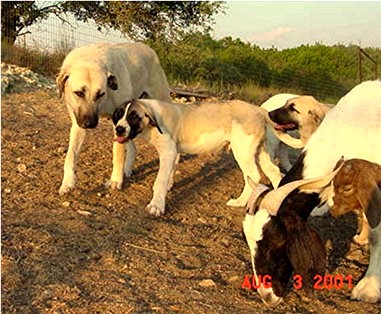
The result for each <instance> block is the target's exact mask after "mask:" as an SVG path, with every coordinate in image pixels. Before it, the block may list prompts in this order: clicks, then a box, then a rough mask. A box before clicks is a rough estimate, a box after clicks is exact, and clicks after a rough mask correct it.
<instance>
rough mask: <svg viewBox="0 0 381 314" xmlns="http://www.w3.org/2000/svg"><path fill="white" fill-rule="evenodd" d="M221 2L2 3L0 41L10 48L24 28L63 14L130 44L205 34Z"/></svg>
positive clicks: (221, 9)
mask: <svg viewBox="0 0 381 314" xmlns="http://www.w3.org/2000/svg"><path fill="white" fill-rule="evenodd" d="M219 12H223V2H209V1H208V2H207V1H205V2H204V1H55V2H48V1H46V2H45V1H2V2H1V28H2V32H1V39H2V42H4V41H5V42H7V43H10V44H14V42H15V40H16V38H17V36H19V35H20V34H21V33H22V31H23V30H25V28H26V27H28V26H30V25H32V24H34V23H37V22H39V21H41V20H43V19H45V18H47V17H48V16H49V14H56V15H57V16H59V17H60V18H61V19H62V20H63V21H67V15H66V14H67V13H71V14H73V15H74V17H75V18H76V19H77V20H79V21H83V22H87V21H88V20H94V21H95V23H96V24H97V26H98V29H99V30H102V29H105V28H106V29H107V28H111V29H115V30H119V31H120V32H121V33H122V34H124V35H125V36H127V37H129V38H131V39H133V40H144V39H150V40H156V39H159V38H167V39H173V38H179V37H181V36H182V35H183V34H184V33H189V32H192V31H194V30H200V29H202V30H203V31H206V32H207V31H209V30H210V29H211V25H212V24H213V22H214V19H213V16H214V15H215V14H217V13H219Z"/></svg>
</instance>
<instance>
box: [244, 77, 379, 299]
mask: <svg viewBox="0 0 381 314" xmlns="http://www.w3.org/2000/svg"><path fill="white" fill-rule="evenodd" d="M380 139H381V82H380V81H368V82H364V83H361V84H359V85H357V86H356V87H354V88H353V89H352V90H351V91H350V92H349V93H348V94H347V95H345V96H344V97H343V98H341V99H340V101H339V102H338V104H337V105H336V106H335V107H334V108H333V109H332V110H330V111H329V112H328V113H327V115H326V116H325V118H324V120H323V122H322V123H321V125H320V126H319V128H318V129H317V130H316V132H315V133H314V134H313V135H312V136H311V138H310V139H309V141H308V142H307V144H306V146H305V148H304V149H303V152H302V154H301V155H300V156H299V158H298V160H297V162H296V163H295V165H294V166H293V167H292V168H291V170H290V171H289V172H288V173H287V174H286V176H285V177H284V178H283V179H282V181H281V183H280V187H279V188H278V189H276V190H273V191H268V190H267V191H266V189H265V188H263V187H261V186H259V187H258V190H257V191H255V192H256V193H255V192H253V196H252V199H251V201H250V202H249V204H248V211H247V214H246V217H245V219H244V222H243V230H244V234H245V236H246V240H247V242H248V245H249V248H250V253H251V258H252V264H253V271H254V276H257V277H258V276H259V275H262V276H264V275H269V276H270V277H271V279H272V286H271V287H270V288H268V287H267V288H265V287H261V288H260V289H258V292H259V294H260V296H261V298H262V300H263V301H264V303H265V304H266V305H268V306H276V305H277V304H278V303H279V302H281V300H282V297H283V296H284V295H285V292H286V286H287V283H288V281H289V280H290V277H291V274H292V272H293V271H295V272H296V273H298V274H300V275H301V276H302V278H303V280H304V282H305V285H304V286H303V287H304V288H308V287H309V285H308V282H309V283H311V282H312V278H313V277H314V276H315V275H316V274H318V273H322V272H324V270H325V265H326V256H325V249H324V245H323V243H322V242H321V240H320V238H319V236H318V234H317V233H316V231H314V230H312V229H311V228H310V227H309V226H308V225H307V224H306V221H307V218H308V216H309V215H310V213H311V211H312V210H313V208H315V206H317V205H319V204H320V203H321V202H323V201H325V199H324V198H326V197H327V195H326V193H323V192H324V191H323V190H322V189H321V188H317V187H316V186H314V185H313V182H312V183H309V181H307V182H306V181H305V180H308V179H311V180H312V181H314V178H318V177H325V176H327V175H328V174H329V173H332V171H333V169H334V167H335V165H336V163H337V162H338V160H340V158H341V157H342V156H344V157H345V159H351V158H361V159H364V160H368V161H372V162H377V163H381V145H380ZM298 180H299V181H298ZM295 181H296V182H295ZM306 184H307V185H306ZM364 280H365V281H366V280H367V278H366V277H365V278H364V279H362V280H361V281H360V283H359V284H358V288H357V287H356V288H355V289H358V290H363V282H364ZM372 289H373V290H374V289H378V287H377V286H374V285H373V286H370V287H367V288H366V289H364V291H359V293H358V294H357V295H356V296H354V297H355V298H357V299H360V300H364V301H367V295H368V294H370V293H372V292H371V290H372Z"/></svg>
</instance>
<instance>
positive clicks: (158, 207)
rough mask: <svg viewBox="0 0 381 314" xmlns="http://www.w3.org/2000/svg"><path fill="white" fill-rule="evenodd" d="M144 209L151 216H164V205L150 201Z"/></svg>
mask: <svg viewBox="0 0 381 314" xmlns="http://www.w3.org/2000/svg"><path fill="white" fill-rule="evenodd" d="M146 208H147V211H148V212H149V213H150V214H151V215H154V216H156V217H158V216H160V215H161V214H164V210H165V205H164V204H159V203H155V202H153V201H151V203H149V204H148V205H147V207H146Z"/></svg>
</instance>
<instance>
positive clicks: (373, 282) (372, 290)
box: [351, 276, 381, 303]
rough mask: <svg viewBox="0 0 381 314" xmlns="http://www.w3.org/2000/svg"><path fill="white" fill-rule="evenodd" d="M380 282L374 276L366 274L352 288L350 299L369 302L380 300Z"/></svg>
mask: <svg viewBox="0 0 381 314" xmlns="http://www.w3.org/2000/svg"><path fill="white" fill-rule="evenodd" d="M380 288H381V283H380V281H379V280H378V278H376V276H366V277H364V278H363V279H361V280H360V281H359V283H358V284H357V285H356V287H354V289H353V290H352V296H351V297H352V299H356V300H361V301H365V302H369V303H376V302H377V301H378V300H381V291H380Z"/></svg>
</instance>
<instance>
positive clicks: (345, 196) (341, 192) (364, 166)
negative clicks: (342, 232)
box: [330, 159, 381, 244]
mask: <svg viewBox="0 0 381 314" xmlns="http://www.w3.org/2000/svg"><path fill="white" fill-rule="evenodd" d="M333 188H334V197H333V202H334V205H333V207H332V209H331V211H330V212H331V214H332V216H335V217H336V216H340V215H343V214H345V213H348V212H350V211H353V210H360V211H361V212H362V214H363V226H362V231H361V233H360V234H359V235H358V236H356V237H355V240H356V242H358V243H360V244H365V243H367V239H368V233H369V232H368V229H369V226H368V223H369V225H370V227H371V228H375V227H376V226H378V224H379V223H380V219H381V166H380V165H379V164H376V163H373V162H369V161H366V160H362V159H351V160H347V161H346V162H345V163H344V165H343V167H342V168H341V169H340V171H339V172H338V173H337V174H336V176H335V178H334V180H333Z"/></svg>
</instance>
